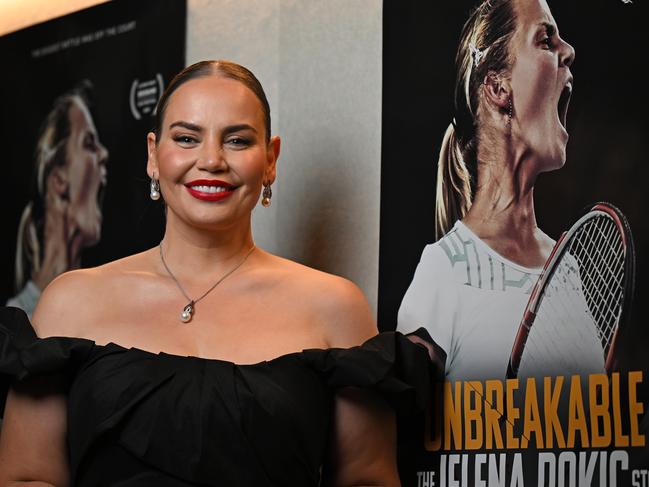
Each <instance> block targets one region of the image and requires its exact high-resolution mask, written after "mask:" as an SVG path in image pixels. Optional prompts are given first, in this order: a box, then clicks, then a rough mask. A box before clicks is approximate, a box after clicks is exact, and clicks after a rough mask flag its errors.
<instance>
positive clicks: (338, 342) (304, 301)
mask: <svg viewBox="0 0 649 487" xmlns="http://www.w3.org/2000/svg"><path fill="white" fill-rule="evenodd" d="M270 258H271V259H272V267H273V268H275V269H276V272H277V274H278V275H279V276H281V279H282V283H281V287H282V288H283V290H284V291H283V292H285V293H288V294H289V295H291V296H293V299H294V302H295V303H296V304H298V305H305V306H307V307H308V310H309V313H310V314H312V317H313V319H314V320H315V321H317V322H319V323H321V324H322V325H323V329H324V330H325V334H326V339H327V342H328V344H329V346H331V347H350V346H354V345H358V344H360V343H362V342H364V341H365V340H367V339H368V338H370V337H372V336H374V335H376V334H377V328H376V323H375V320H374V318H373V316H372V311H371V309H370V306H369V303H368V302H367V299H366V297H365V295H364V294H363V291H361V289H360V288H359V287H358V286H357V285H356V284H354V283H353V282H351V281H350V280H348V279H345V278H343V277H340V276H336V275H334V274H328V273H326V272H322V271H319V270H316V269H313V268H311V267H307V266H305V265H302V264H298V263H297V262H293V261H291V260H287V259H283V258H281V257H276V256H270Z"/></svg>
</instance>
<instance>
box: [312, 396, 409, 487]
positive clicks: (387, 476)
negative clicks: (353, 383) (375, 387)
mask: <svg viewBox="0 0 649 487" xmlns="http://www.w3.org/2000/svg"><path fill="white" fill-rule="evenodd" d="M323 480H324V485H326V486H335V487H348V486H349V487H351V486H354V487H360V486H384V487H399V486H400V485H401V482H400V480H399V474H398V471H397V453H396V422H395V417H394V412H393V411H392V409H391V408H390V407H389V406H388V405H387V404H385V402H383V401H382V400H381V399H380V398H378V397H376V396H374V395H373V394H371V393H369V392H367V391H361V390H359V389H355V388H346V389H343V390H341V391H340V392H339V393H338V394H337V395H336V398H335V403H334V417H333V433H332V441H331V446H330V461H329V464H328V465H326V467H325V471H324V472H323Z"/></svg>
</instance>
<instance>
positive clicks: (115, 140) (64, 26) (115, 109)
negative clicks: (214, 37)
mask: <svg viewBox="0 0 649 487" xmlns="http://www.w3.org/2000/svg"><path fill="white" fill-rule="evenodd" d="M185 11H186V5H185V0H146V1H139V2H130V1H128V0H116V1H112V2H109V3H106V4H102V5H98V6H95V7H92V8H89V9H86V10H82V11H79V12H76V13H73V14H70V15H67V16H65V17H61V18H58V19H54V20H51V21H48V22H46V23H43V24H39V25H36V26H33V27H29V28H27V29H24V30H21V31H18V32H14V33H11V34H8V35H6V36H3V37H1V38H0V55H1V57H2V60H3V67H4V68H3V75H2V76H1V77H0V92H2V94H3V103H2V115H1V118H0V144H1V146H2V162H3V167H4V170H5V171H7V172H8V174H7V176H8V177H7V178H6V179H5V181H6V184H7V187H6V188H5V191H3V192H2V196H0V198H2V203H1V205H2V217H3V239H2V241H1V243H0V245H1V246H2V251H1V252H0V255H2V258H1V259H0V268H1V269H2V272H1V275H2V276H3V277H2V279H1V280H0V301H2V303H3V304H4V303H5V302H7V304H8V305H12V306H18V307H20V308H23V309H24V310H25V311H27V312H28V313H29V314H31V311H32V310H33V309H34V307H35V305H36V302H37V300H38V297H39V296H40V293H41V291H42V289H44V288H45V286H47V284H48V283H49V282H50V281H51V280H52V279H54V278H55V277H56V276H57V275H59V274H60V273H62V272H64V271H67V270H70V269H74V268H77V267H80V266H90V265H97V264H101V263H103V262H106V261H109V260H113V259H115V258H118V257H121V256H124V255H127V254H130V253H133V252H135V251H137V250H139V249H141V248H144V247H147V246H148V245H150V244H151V243H152V242H155V241H157V240H156V238H159V236H160V233H161V230H162V226H161V222H162V215H161V209H160V208H152V207H150V205H147V198H146V195H147V191H148V187H147V181H146V172H145V164H146V145H145V140H146V132H147V131H148V130H149V129H150V128H151V124H152V122H151V120H152V119H151V115H152V112H153V109H154V107H155V104H156V102H157V99H158V96H159V95H160V94H161V92H162V90H163V88H164V86H165V83H167V82H168V81H169V79H170V77H171V76H172V75H173V74H174V73H176V72H177V71H179V70H180V69H181V68H182V67H183V66H184V56H185Z"/></svg>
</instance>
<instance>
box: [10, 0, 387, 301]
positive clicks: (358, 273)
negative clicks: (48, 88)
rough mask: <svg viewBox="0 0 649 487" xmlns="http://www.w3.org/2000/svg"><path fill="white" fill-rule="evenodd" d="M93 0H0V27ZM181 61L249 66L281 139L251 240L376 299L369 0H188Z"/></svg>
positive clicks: (372, 8) (376, 65)
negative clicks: (268, 201) (268, 194)
mask: <svg viewBox="0 0 649 487" xmlns="http://www.w3.org/2000/svg"><path fill="white" fill-rule="evenodd" d="M97 3H102V2H101V1H98V0H0V35H1V34H4V33H7V32H11V31H14V30H17V29H20V28H22V27H25V26H27V25H30V24H33V23H35V22H41V21H44V20H47V19H49V18H52V17H56V16H59V15H64V14H66V13H69V12H71V11H74V10H78V9H80V8H84V7H86V6H89V5H92V4H97ZM187 31H188V39H187V62H188V64H190V63H193V62H195V61H198V60H201V59H215V58H224V59H231V60H233V61H236V62H239V63H241V64H243V65H245V66H247V67H248V68H250V69H251V70H252V71H253V72H254V73H255V74H256V75H257V77H258V78H259V79H260V81H261V82H262V84H263V85H264V88H265V90H266V94H267V96H268V98H269V101H270V105H271V112H272V117H273V132H274V133H275V134H278V135H280V136H281V137H282V139H283V146H282V154H281V157H280V161H279V167H278V181H277V182H276V183H275V185H274V187H273V194H274V195H273V204H272V206H271V207H270V208H268V209H265V208H262V207H259V208H258V209H257V210H255V214H254V229H255V237H256V240H257V243H258V244H259V245H261V246H262V247H264V248H266V249H268V250H269V251H271V252H274V253H277V254H279V255H282V256H285V257H288V258H291V259H295V260H297V261H299V262H302V263H305V264H307V265H311V266H313V267H317V268H319V269H322V270H326V271H328V272H333V273H335V274H339V275H343V276H345V277H347V278H349V279H351V280H352V281H354V282H356V283H357V284H358V285H359V286H360V287H361V288H362V289H363V290H364V291H365V293H366V295H367V297H368V299H369V300H370V303H371V305H372V306H373V307H374V309H376V299H377V286H378V246H379V201H380V195H379V189H380V161H381V158H380V156H381V146H380V137H381V56H382V1H381V0H354V1H349V0H327V1H315V0H264V1H258V0H188V29H187Z"/></svg>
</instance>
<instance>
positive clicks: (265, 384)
mask: <svg viewBox="0 0 649 487" xmlns="http://www.w3.org/2000/svg"><path fill="white" fill-rule="evenodd" d="M424 333H425V332H424ZM425 338H428V339H429V337H425ZM434 372H435V367H434V365H433V364H432V362H431V361H430V359H429V356H428V353H427V351H426V350H425V348H424V347H422V346H420V345H415V344H413V343H412V342H411V341H410V340H408V339H407V338H405V337H404V336H403V335H401V334H399V333H383V334H380V335H378V336H376V337H374V338H372V339H370V340H368V341H367V342H365V343H364V344H363V345H362V346H360V347H353V348H349V349H326V350H320V349H311V350H304V351H302V352H296V353H291V354H287V355H282V356H280V357H277V358H275V359H273V360H269V361H265V362H260V363H258V364H254V365H237V364H234V363H232V362H227V361H224V360H211V359H201V358H196V357H183V356H178V355H170V354H166V353H159V354H155V353H151V352H146V351H143V350H140V349H136V348H124V347H122V346H120V345H117V344H114V343H110V344H108V345H105V346H101V345H96V344H95V343H94V342H93V341H91V340H87V339H81V338H71V337H50V338H44V339H41V338H38V337H36V335H35V333H34V330H33V329H32V327H31V325H30V323H29V321H28V319H27V317H26V315H25V314H24V313H23V312H22V311H20V310H18V309H16V308H1V309H0V404H4V397H5V394H6V391H7V387H8V384H9V382H10V381H11V380H18V381H21V380H25V379H27V378H29V377H33V376H37V375H42V374H49V373H60V374H63V375H64V376H65V377H66V378H67V380H68V383H69V390H68V437H67V444H68V449H69V461H70V475H71V485H74V486H100V485H101V486H104V485H106V486H108V485H110V486H129V487H131V486H188V485H219V486H242V487H245V486H300V487H307V486H317V485H319V483H320V477H321V466H322V464H323V461H324V459H325V458H326V447H327V436H328V432H329V430H330V421H331V407H332V399H333V393H334V391H335V389H336V388H340V387H344V386H357V387H361V388H369V389H373V390H376V391H378V392H379V393H381V394H382V395H383V397H385V398H386V399H387V400H388V402H390V403H391V404H392V405H393V406H394V407H395V408H397V410H398V411H399V413H400V414H402V415H408V414H414V413H415V412H416V411H417V410H421V409H422V408H423V407H424V405H425V402H426V400H427V398H428V392H427V391H429V390H430V389H429V385H430V381H431V380H432V379H433V377H432V375H433V373H434Z"/></svg>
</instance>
